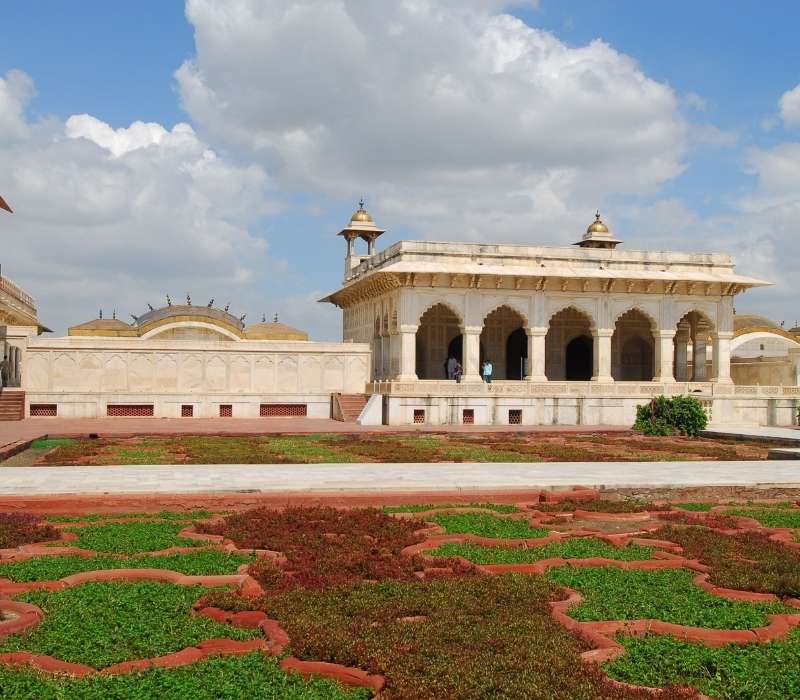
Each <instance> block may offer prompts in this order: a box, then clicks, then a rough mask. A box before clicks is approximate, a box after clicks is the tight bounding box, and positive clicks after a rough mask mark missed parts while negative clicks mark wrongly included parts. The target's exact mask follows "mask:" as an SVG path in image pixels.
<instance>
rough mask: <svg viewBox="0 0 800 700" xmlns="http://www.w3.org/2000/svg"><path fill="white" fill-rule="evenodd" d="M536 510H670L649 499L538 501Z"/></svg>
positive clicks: (631, 511) (543, 511)
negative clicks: (654, 503)
mask: <svg viewBox="0 0 800 700" xmlns="http://www.w3.org/2000/svg"><path fill="white" fill-rule="evenodd" d="M535 508H536V510H539V511H541V512H542V513H570V512H572V511H574V510H586V511H591V512H596V513H639V512H642V511H645V510H669V506H655V505H653V504H652V503H650V502H649V501H640V500H638V499H626V500H623V501H604V500H601V499H598V500H595V501H571V500H566V501H560V502H559V503H537V504H536V506H535Z"/></svg>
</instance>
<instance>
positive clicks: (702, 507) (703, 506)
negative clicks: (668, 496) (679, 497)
mask: <svg viewBox="0 0 800 700" xmlns="http://www.w3.org/2000/svg"><path fill="white" fill-rule="evenodd" d="M671 505H672V507H673V508H681V509H682V510H690V511H692V512H694V513H708V512H709V511H710V510H711V509H712V508H713V507H714V504H713V503H672V504H671Z"/></svg>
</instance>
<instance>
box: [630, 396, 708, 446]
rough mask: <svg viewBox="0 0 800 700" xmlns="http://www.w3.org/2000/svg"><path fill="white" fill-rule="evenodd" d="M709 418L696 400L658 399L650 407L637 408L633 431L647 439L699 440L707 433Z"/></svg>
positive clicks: (665, 397) (689, 397)
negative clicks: (700, 436)
mask: <svg viewBox="0 0 800 700" xmlns="http://www.w3.org/2000/svg"><path fill="white" fill-rule="evenodd" d="M707 424H708V417H707V416H706V412H705V410H704V409H703V405H702V404H701V403H700V402H699V401H698V400H697V399H696V398H695V397H694V396H683V395H681V396H672V397H668V396H663V395H662V396H656V397H655V398H654V399H653V400H652V401H650V403H647V404H645V405H644V406H637V407H636V422H635V423H634V424H633V429H634V430H636V431H638V432H640V433H644V434H645V435H654V436H662V437H664V436H669V435H676V434H678V435H687V436H688V437H697V435H698V434H699V433H700V431H701V430H705V427H706V425H707Z"/></svg>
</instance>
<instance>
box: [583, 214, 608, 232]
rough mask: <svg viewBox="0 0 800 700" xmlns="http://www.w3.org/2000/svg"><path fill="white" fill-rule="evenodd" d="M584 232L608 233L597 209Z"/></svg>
mask: <svg viewBox="0 0 800 700" xmlns="http://www.w3.org/2000/svg"><path fill="white" fill-rule="evenodd" d="M586 233H608V226H606V225H605V224H604V223H603V222H602V220H601V219H600V212H599V211H598V212H597V213H596V214H595V215H594V221H593V222H592V223H591V224H590V225H589V228H587V229H586Z"/></svg>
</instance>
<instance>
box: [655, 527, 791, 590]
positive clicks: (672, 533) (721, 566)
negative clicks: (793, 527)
mask: <svg viewBox="0 0 800 700" xmlns="http://www.w3.org/2000/svg"><path fill="white" fill-rule="evenodd" d="M654 537H658V538H661V539H665V540H669V541H671V542H675V543H676V544H679V545H680V546H681V547H683V552H684V556H686V557H689V558H691V559H699V560H700V561H701V562H702V563H703V564H706V565H708V566H710V567H711V581H712V582H713V583H715V584H717V585H718V586H723V587H725V588H737V589H739V590H743V591H758V592H764V593H775V594H776V595H779V596H795V597H800V551H797V550H793V549H790V548H789V547H786V546H784V545H782V544H779V543H777V542H771V541H770V540H769V538H768V535H766V534H764V533H759V532H743V533H736V534H735V535H725V534H722V533H720V532H715V531H714V530H709V529H708V528H705V527H688V528H681V527H665V528H662V529H660V530H658V531H657V532H656V533H655V534H654Z"/></svg>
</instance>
